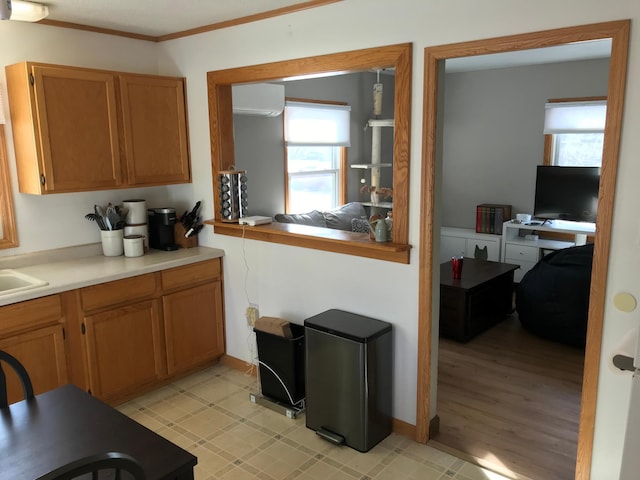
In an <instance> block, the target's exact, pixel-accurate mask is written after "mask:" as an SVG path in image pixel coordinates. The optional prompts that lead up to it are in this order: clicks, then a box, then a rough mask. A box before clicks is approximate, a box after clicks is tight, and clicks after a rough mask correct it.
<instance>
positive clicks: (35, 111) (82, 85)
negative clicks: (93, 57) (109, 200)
mask: <svg viewBox="0 0 640 480" xmlns="http://www.w3.org/2000/svg"><path fill="white" fill-rule="evenodd" d="M5 70H6V75H7V89H8V93H9V107H10V110H11V124H12V130H13V138H14V145H15V150H16V163H17V169H18V180H19V187H20V192H22V193H34V194H47V193H62V192H79V191H92V190H109V189H116V188H126V187H136V186H150V185H162V184H172V183H186V182H189V181H190V179H191V175H190V165H189V154H188V146H187V145H188V140H187V123H186V109H185V94H184V79H182V78H174V77H159V76H153V75H133V74H123V73H120V72H111V71H103V70H94V69H85V68H79V67H66V66H56V65H47V64H40V63H32V62H22V63H19V64H15V65H9V66H7V67H6V68H5Z"/></svg>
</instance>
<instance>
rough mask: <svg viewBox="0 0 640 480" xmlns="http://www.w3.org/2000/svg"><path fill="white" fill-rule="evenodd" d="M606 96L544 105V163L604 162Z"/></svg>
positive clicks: (589, 164)
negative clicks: (604, 97)
mask: <svg viewBox="0 0 640 480" xmlns="http://www.w3.org/2000/svg"><path fill="white" fill-rule="evenodd" d="M606 113H607V101H606V99H598V100H584V101H581V100H573V101H563V100H556V101H550V102H548V103H547V104H546V105H545V125H544V133H545V135H546V139H545V142H546V144H547V145H546V147H545V159H544V164H545V165H557V166H569V167H571V166H574V167H599V166H601V164H602V147H603V142H604V125H605V118H606Z"/></svg>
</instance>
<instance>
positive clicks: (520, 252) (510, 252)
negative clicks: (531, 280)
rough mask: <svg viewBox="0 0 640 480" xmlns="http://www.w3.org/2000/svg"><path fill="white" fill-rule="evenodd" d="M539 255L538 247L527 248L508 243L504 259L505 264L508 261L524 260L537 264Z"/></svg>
mask: <svg viewBox="0 0 640 480" xmlns="http://www.w3.org/2000/svg"><path fill="white" fill-rule="evenodd" d="M539 255H540V249H539V248H538V247H527V246H524V245H516V244H513V243H508V244H507V248H506V252H505V257H506V260H505V261H507V263H509V262H508V260H509V259H511V260H525V261H527V262H537V261H538V260H539V258H538V256H539Z"/></svg>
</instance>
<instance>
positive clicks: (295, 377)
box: [254, 323, 305, 406]
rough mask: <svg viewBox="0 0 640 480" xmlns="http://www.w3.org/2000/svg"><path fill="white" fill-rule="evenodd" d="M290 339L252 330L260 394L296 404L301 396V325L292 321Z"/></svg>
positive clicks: (302, 378)
mask: <svg viewBox="0 0 640 480" xmlns="http://www.w3.org/2000/svg"><path fill="white" fill-rule="evenodd" d="M290 326H291V333H292V334H293V338H285V337H281V336H279V335H274V334H272V333H267V332H263V331H261V330H256V329H254V332H255V333H256V343H257V345H258V363H259V366H260V367H259V369H260V385H261V387H262V395H263V396H265V397H268V398H270V399H272V400H277V401H279V402H283V403H286V404H288V405H292V406H294V405H296V404H298V403H299V402H300V401H301V400H303V399H304V395H305V381H304V327H303V326H302V325H296V324H295V323H291V324H290Z"/></svg>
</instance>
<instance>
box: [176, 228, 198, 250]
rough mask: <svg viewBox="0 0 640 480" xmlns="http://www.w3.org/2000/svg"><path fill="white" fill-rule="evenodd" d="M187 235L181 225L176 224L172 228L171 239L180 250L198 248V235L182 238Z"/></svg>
mask: <svg viewBox="0 0 640 480" xmlns="http://www.w3.org/2000/svg"><path fill="white" fill-rule="evenodd" d="M185 233H187V232H186V230H185V229H184V226H183V225H182V224H181V223H179V222H178V223H176V224H175V225H174V226H173V237H174V240H175V242H176V244H177V245H179V246H180V248H192V247H197V246H198V235H192V236H190V237H188V238H186V237H185V236H184V234H185Z"/></svg>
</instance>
